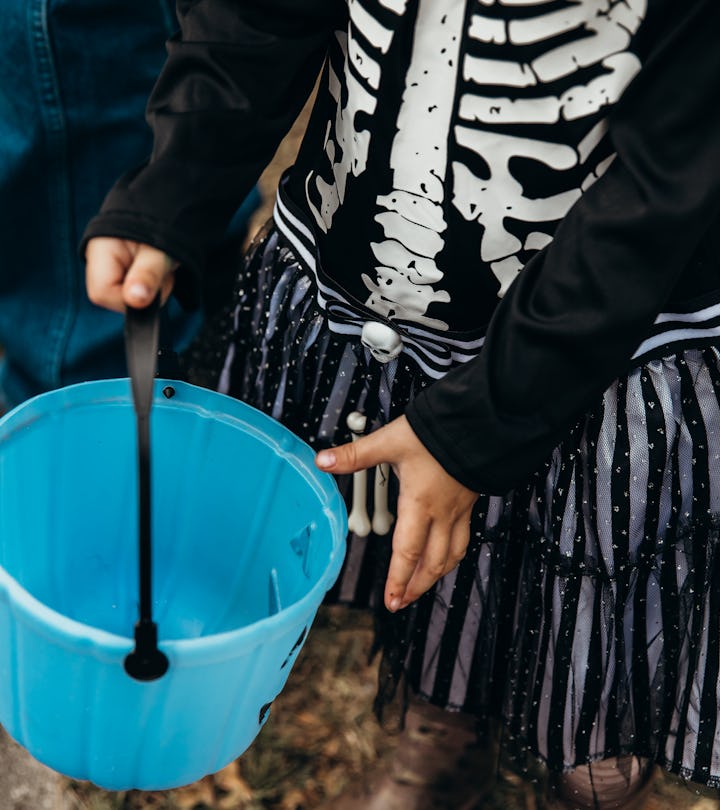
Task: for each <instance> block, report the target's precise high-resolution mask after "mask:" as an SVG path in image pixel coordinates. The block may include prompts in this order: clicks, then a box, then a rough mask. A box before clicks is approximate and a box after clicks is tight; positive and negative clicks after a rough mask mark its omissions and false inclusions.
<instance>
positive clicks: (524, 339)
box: [407, 0, 720, 494]
mask: <svg viewBox="0 0 720 810" xmlns="http://www.w3.org/2000/svg"><path fill="white" fill-rule="evenodd" d="M672 7H673V8H674V9H675V11H672V13H671V17H672V19H671V20H670V21H668V23H667V24H666V25H665V29H664V33H663V35H662V36H661V37H660V38H659V39H658V40H657V43H656V45H655V46H654V47H653V48H652V49H651V52H650V54H649V56H648V58H647V60H646V61H645V64H644V66H643V68H642V69H641V71H640V72H639V73H638V75H637V76H636V77H635V79H634V80H633V82H632V83H631V84H630V86H629V87H628V88H627V90H626V91H625V93H624V95H623V97H622V98H621V100H620V102H619V103H618V105H617V106H616V107H615V109H614V110H613V113H612V115H611V118H610V132H611V137H612V139H613V143H614V146H615V149H616V152H617V157H616V158H615V161H614V162H613V164H612V165H611V166H610V168H609V169H608V171H607V172H606V173H605V175H603V176H602V177H601V178H600V179H599V180H598V181H597V182H596V183H595V184H594V185H593V186H592V187H591V188H590V189H589V190H588V191H587V193H586V194H584V195H583V197H581V198H580V200H578V202H577V203H576V204H575V206H574V207H573V208H572V209H571V210H570V211H569V212H568V214H567V216H566V217H565V218H564V220H563V221H562V222H561V223H560V225H559V227H558V229H557V232H556V236H555V239H554V241H553V242H552V243H551V244H550V245H549V246H548V247H547V248H546V249H545V250H544V251H543V252H541V253H539V254H538V255H536V256H535V257H534V258H533V259H532V260H531V261H530V262H528V264H527V266H526V267H525V268H524V269H523V271H522V272H521V273H520V275H519V276H518V278H517V279H516V281H515V282H514V283H513V285H512V286H511V287H510V289H509V291H508V292H507V294H506V295H505V297H504V299H503V300H502V301H501V302H500V304H499V305H498V309H497V311H496V313H495V315H494V317H493V319H492V322H491V325H490V329H489V331H488V335H487V340H486V343H485V345H484V347H483V350H482V353H481V356H480V357H478V358H477V359H476V360H474V361H472V362H470V363H468V364H466V365H465V366H462V367H460V368H457V369H455V370H454V371H452V372H451V373H449V374H448V375H447V376H446V377H445V378H443V379H442V380H440V381H438V382H437V383H435V384H434V385H432V386H430V387H429V388H428V389H426V390H425V391H423V392H422V393H421V394H420V395H419V396H418V397H417V399H416V400H415V401H414V402H413V403H412V404H411V405H410V408H409V410H408V412H407V416H408V419H409V421H410V424H411V425H412V427H413V429H414V431H415V432H416V433H417V435H418V436H419V438H420V440H421V441H422V442H423V443H424V444H425V446H426V447H427V448H428V449H429V450H430V452H432V454H433V455H434V456H435V457H436V458H437V459H438V461H440V463H441V464H442V465H443V467H445V469H446V470H447V471H448V472H449V473H450V474H451V475H452V476H453V477H455V478H456V479H457V480H459V481H460V482H462V483H463V484H465V485H466V486H468V487H470V488H471V489H473V490H475V491H477V492H485V493H491V494H492V493H498V494H499V493H503V492H507V491H509V490H510V489H511V488H512V487H513V486H515V485H517V484H519V483H521V482H522V481H524V480H527V477H528V476H529V475H530V474H531V473H532V472H533V471H534V470H536V469H538V468H539V466H540V465H541V464H542V463H543V462H544V461H545V460H546V459H547V457H548V456H549V454H550V453H551V451H552V449H553V447H554V446H555V445H556V444H557V443H558V441H560V440H562V438H563V436H564V435H566V434H567V431H568V430H569V429H570V428H571V427H572V425H573V423H574V422H575V421H576V420H577V419H578V418H580V416H581V415H582V413H583V412H584V411H585V410H586V409H587V408H588V407H590V405H591V404H592V402H593V401H594V400H595V399H596V398H597V397H598V396H599V395H600V394H601V393H602V391H603V390H605V388H606V387H607V386H608V385H609V384H610V383H611V382H612V380H613V379H615V378H616V377H617V376H618V375H619V374H620V373H622V372H623V371H624V370H626V369H627V368H628V366H629V364H630V360H631V357H632V355H633V352H634V351H635V350H636V349H637V347H638V345H639V344H640V342H641V341H642V339H643V338H644V337H645V336H646V335H647V333H648V330H649V328H650V326H651V325H652V323H653V321H654V319H655V317H656V316H657V314H658V313H659V312H660V311H661V310H662V307H663V304H664V303H665V301H666V300H667V299H668V296H669V294H670V292H671V291H672V289H673V287H674V286H675V285H676V283H677V282H678V280H679V278H680V276H681V275H682V272H683V270H684V268H685V267H686V266H687V265H688V264H689V262H690V260H691V258H692V256H693V253H694V252H695V250H696V249H697V247H698V244H699V243H700V242H701V241H702V239H703V237H704V236H705V235H706V234H707V233H708V231H709V230H710V229H711V227H712V226H713V224H715V225H716V226H717V223H718V221H719V220H718V215H719V214H720V47H718V42H717V34H718V31H720V3H718V0H696V2H693V3H688V4H686V5H683V6H682V7H680V6H678V5H677V4H672ZM668 13H669V14H670V12H668ZM681 14H682V16H683V18H682V19H678V17H679V16H680V15H681ZM717 258H718V268H719V269H718V287H719V288H720V257H717Z"/></svg>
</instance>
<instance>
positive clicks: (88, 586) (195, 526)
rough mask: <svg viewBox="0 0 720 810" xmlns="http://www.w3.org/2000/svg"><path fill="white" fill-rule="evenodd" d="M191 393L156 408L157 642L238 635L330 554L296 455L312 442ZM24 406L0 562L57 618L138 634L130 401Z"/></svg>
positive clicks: (8, 449) (11, 464) (320, 503)
mask: <svg viewBox="0 0 720 810" xmlns="http://www.w3.org/2000/svg"><path fill="white" fill-rule="evenodd" d="M187 388H188V389H189V388H191V387H190V386H187ZM180 390H182V389H180ZM215 396H218V395H215ZM181 400H182V397H181V395H178V396H177V397H175V398H173V399H171V400H166V399H165V398H164V397H162V395H160V396H156V400H155V405H154V407H153V416H152V481H153V601H154V614H155V615H154V618H155V620H156V621H157V623H158V630H159V637H160V640H161V641H162V640H171V639H191V638H197V637H200V636H205V635H210V634H214V633H220V632H224V631H229V630H234V629H236V628H240V627H244V626H247V625H249V624H252V623H254V622H257V621H258V620H260V619H263V618H265V617H267V616H270V615H273V614H274V613H277V612H278V611H280V610H282V609H283V608H286V607H288V606H290V605H292V604H293V603H294V602H296V601H297V600H299V599H301V598H302V597H303V596H305V595H306V594H307V593H308V591H309V590H310V589H311V588H312V587H313V586H314V585H315V584H317V582H318V580H319V579H321V578H322V577H323V575H325V573H326V571H327V568H328V564H329V561H330V558H331V556H332V555H333V548H334V544H333V527H332V525H331V521H329V520H328V515H327V513H326V509H327V506H326V503H325V500H324V498H323V494H322V492H321V488H320V487H319V486H318V483H317V480H315V481H313V480H312V473H308V471H307V468H306V467H304V466H303V465H302V464H300V465H293V464H292V463H290V461H289V460H288V457H292V455H293V454H294V453H296V452H297V453H305V454H306V456H307V453H308V448H307V447H306V446H305V445H303V444H302V442H300V441H299V440H297V439H295V437H293V436H291V435H290V434H289V433H287V431H284V433H283V434H282V435H281V437H280V438H281V441H282V447H283V449H282V450H281V449H280V448H279V446H278V445H277V444H276V443H275V441H274V439H273V438H267V436H266V435H265V434H264V433H263V427H264V426H267V425H266V423H267V421H268V420H267V417H264V416H263V415H262V414H258V413H257V412H255V411H253V410H252V409H249V408H247V412H248V414H249V416H250V418H249V421H247V422H244V421H242V420H239V419H237V418H226V417H222V418H220V414H219V413H213V412H210V411H207V410H205V409H203V408H198V407H195V406H190V405H184V404H183V402H182V401H181ZM28 413H30V414H31V415H32V418H28V417H27V416H26V418H25V419H24V420H23V419H21V418H18V419H17V420H15V422H13V421H12V417H10V420H11V421H9V422H7V424H6V430H5V433H4V435H3V437H2V441H3V444H2V454H1V457H0V458H1V460H0V565H1V566H2V567H3V568H4V569H5V570H6V571H7V572H8V573H9V574H10V575H11V576H12V577H13V578H14V579H15V580H17V582H18V583H19V584H20V585H21V586H22V587H23V588H25V589H26V590H27V591H29V592H30V593H31V594H32V595H33V596H34V597H35V598H36V599H38V600H39V601H41V602H43V603H44V604H45V605H47V606H49V607H50V608H53V609H54V610H56V611H58V612H59V613H60V614H63V615H64V616H67V617H69V618H71V619H74V620H76V621H79V622H81V623H83V624H86V625H90V626H92V627H97V628H100V629H103V630H107V631H109V632H112V633H116V634H119V635H122V636H127V637H130V636H131V635H132V629H133V625H134V623H135V621H136V619H137V604H138V584H137V583H138V568H137V566H138V562H137V549H138V534H137V491H136V488H137V472H136V444H135V420H134V414H133V410H132V405H131V403H130V401H129V398H127V397H125V398H122V397H117V398H116V399H115V401H112V400H110V401H99V402H91V403H88V402H77V403H74V402H72V401H70V400H68V401H66V402H65V403H64V405H63V407H56V408H54V409H52V410H48V411H46V412H42V410H39V409H37V408H36V409H35V412H33V410H32V408H31V409H30V411H29V412H28ZM20 415H21V414H18V416H20ZM273 425H274V423H273ZM275 427H279V426H274V427H273V430H274V429H275ZM306 461H307V458H306Z"/></svg>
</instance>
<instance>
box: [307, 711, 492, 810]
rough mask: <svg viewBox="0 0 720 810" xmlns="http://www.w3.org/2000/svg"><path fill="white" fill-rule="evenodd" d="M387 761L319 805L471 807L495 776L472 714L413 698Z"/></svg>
mask: <svg viewBox="0 0 720 810" xmlns="http://www.w3.org/2000/svg"><path fill="white" fill-rule="evenodd" d="M397 743H398V744H397V748H396V751H395V754H394V755H393V758H392V760H391V762H390V765H389V766H386V767H385V770H384V771H383V772H381V773H379V774H377V775H375V776H374V777H373V776H369V777H368V779H367V780H366V781H365V782H364V783H363V784H359V785H354V786H351V788H350V789H349V790H346V791H345V792H344V793H342V794H341V795H340V796H336V797H335V798H331V799H328V800H327V801H326V803H325V804H323V805H322V807H321V808H318V810H462V808H465V807H467V808H473V807H475V806H477V803H478V801H479V800H480V798H481V797H482V795H483V793H484V792H485V791H484V790H483V789H482V788H483V786H486V785H487V783H488V781H489V780H491V779H492V778H493V765H494V762H493V755H492V751H491V749H490V747H488V748H483V747H481V746H479V745H478V742H477V734H476V732H475V721H474V718H471V717H468V716H467V715H462V714H457V713H453V712H447V711H444V710H443V709H438V708H437V707H435V706H431V705H430V704H428V703H425V702H424V701H418V700H413V701H412V702H411V703H410V706H409V708H408V711H407V714H406V717H405V728H404V729H403V731H402V733H401V734H400V736H399V739H398V740H397Z"/></svg>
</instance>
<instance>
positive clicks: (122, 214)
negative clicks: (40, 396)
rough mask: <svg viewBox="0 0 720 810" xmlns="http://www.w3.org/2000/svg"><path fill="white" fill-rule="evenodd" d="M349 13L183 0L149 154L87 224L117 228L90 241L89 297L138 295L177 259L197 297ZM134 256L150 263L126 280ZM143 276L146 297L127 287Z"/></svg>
mask: <svg viewBox="0 0 720 810" xmlns="http://www.w3.org/2000/svg"><path fill="white" fill-rule="evenodd" d="M344 13H346V7H345V4H344V2H342V0H242V2H241V0H194V1H193V0H180V2H179V3H178V18H179V21H180V26H181V34H180V36H179V37H176V38H174V39H173V40H171V41H170V43H169V45H168V60H167V62H166V64H165V67H164V69H163V71H162V74H161V76H160V78H159V80H158V83H157V85H156V87H155V89H154V91H153V94H152V97H151V99H150V102H149V105H148V121H149V123H150V124H151V126H152V128H153V132H154V136H155V145H154V149H153V155H152V159H151V160H150V162H149V163H148V164H146V165H145V166H143V167H140V168H139V169H136V170H135V171H133V172H130V173H128V174H127V175H125V176H124V177H123V178H121V179H120V180H119V181H118V183H117V184H116V185H115V187H114V188H113V189H112V190H111V191H110V193H109V194H108V196H107V198H106V200H105V202H104V204H103V207H102V210H101V212H100V214H99V215H98V216H97V217H95V218H94V219H93V220H92V221H91V222H90V224H89V225H88V227H87V229H86V231H85V235H84V240H83V241H84V242H85V243H86V244H87V242H88V241H89V240H91V239H93V238H94V237H113V238H112V239H105V240H101V241H99V242H96V243H94V244H91V245H89V246H88V250H87V254H86V255H87V259H88V269H87V276H88V291H89V295H90V296H91V298H92V300H94V301H95V302H96V303H98V304H101V305H103V306H110V307H111V308H114V309H120V310H122V309H123V307H124V304H125V303H130V304H134V305H135V306H141V305H143V303H148V302H149V301H150V300H152V298H153V297H154V294H155V292H156V291H157V289H158V288H159V284H160V283H161V280H162V279H165V282H164V283H165V289H166V290H167V287H168V286H169V285H171V284H172V276H171V275H170V270H171V269H172V267H174V266H176V265H177V266H179V271H178V274H177V275H178V278H177V289H176V291H177V292H178V294H179V295H180V296H183V295H184V296H185V298H186V299H191V300H192V299H196V298H197V288H198V286H199V279H200V275H201V271H202V267H203V264H204V260H205V254H206V251H207V249H208V248H209V247H210V246H212V245H213V244H214V243H216V242H217V241H218V240H219V239H220V237H221V236H222V234H223V232H224V230H225V228H226V226H227V224H228V222H229V220H230V218H231V217H232V215H233V214H234V212H235V211H236V210H237V207H238V206H239V205H240V203H241V202H242V200H243V199H244V198H245V196H246V195H247V193H248V191H249V190H250V188H251V187H252V185H253V183H254V182H255V181H256V180H257V178H258V176H259V175H260V173H261V171H262V170H263V168H264V167H265V166H266V165H267V163H268V162H269V161H270V159H271V158H272V155H273V154H274V152H275V149H276V148H277V145H278V144H279V142H280V141H281V140H282V138H283V136H284V135H285V134H286V133H287V131H288V130H289V129H290V127H291V125H292V123H293V121H294V120H295V118H296V117H297V115H298V114H299V112H300V110H301V108H302V105H303V104H304V102H305V101H306V99H307V97H308V96H309V94H310V92H311V90H312V87H313V84H314V82H315V79H316V78H317V75H318V73H319V71H320V68H321V65H322V63H323V60H324V58H325V54H326V49H327V44H328V41H329V38H330V36H331V35H332V31H333V29H334V26H335V24H336V23H337V21H338V20H339V19H342V16H341V15H342V14H344ZM140 243H145V244H147V245H151V246H153V247H154V248H156V249H157V251H156V252H154V253H148V251H147V250H145V249H144V248H141V247H140ZM158 251H159V252H158ZM162 254H168V255H170V256H172V257H173V260H174V261H173V263H172V264H171V263H170V262H169V260H167V259H166V258H165V257H164V256H163V255H162ZM133 260H137V262H138V263H139V265H138V266H139V267H140V269H141V270H142V272H140V270H138V271H137V273H135V272H134V275H133V276H131V277H130V278H129V279H125V274H126V273H127V271H128V269H129V267H130V266H131V265H132V264H133ZM134 271H135V268H134ZM188 271H190V272H188ZM118 278H119V279H120V282H121V283H120V284H118ZM123 283H124V286H123ZM138 284H141V285H142V284H150V285H152V286H153V289H151V290H149V292H148V294H147V296H146V297H145V300H140V299H138V298H137V297H133V296H132V294H131V293H130V290H131V288H133V287H135V286H136V285H138ZM123 296H125V297H123Z"/></svg>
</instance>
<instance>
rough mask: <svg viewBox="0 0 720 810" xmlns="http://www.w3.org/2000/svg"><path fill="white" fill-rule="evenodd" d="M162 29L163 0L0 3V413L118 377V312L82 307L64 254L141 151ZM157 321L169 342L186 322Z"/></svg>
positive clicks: (166, 29)
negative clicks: (49, 393)
mask: <svg viewBox="0 0 720 810" xmlns="http://www.w3.org/2000/svg"><path fill="white" fill-rule="evenodd" d="M175 26H176V19H175V14H174V3H173V2H172V0H4V2H3V26H2V28H3V31H2V37H0V345H2V346H3V347H4V350H5V364H4V368H3V371H2V377H1V378H0V387H1V388H2V392H3V394H4V397H5V400H6V403H7V404H9V405H14V404H16V403H18V402H20V401H22V400H23V399H26V398H27V397H29V396H32V395H34V394H37V393H40V392H42V391H45V390H48V389H51V388H56V387H59V386H61V385H67V384H69V383H73V382H78V381H81V380H87V379H93V378H100V377H113V376H124V375H125V374H126V369H125V358H124V351H123V341H122V316H120V315H117V314H115V313H110V312H107V311H105V310H102V309H100V308H98V307H95V306H93V305H92V304H91V303H90V302H89V301H88V299H87V297H86V295H85V285H84V265H83V262H82V260H81V259H80V258H79V256H78V253H77V246H78V242H79V240H80V237H81V234H82V231H83V228H84V226H85V224H86V223H87V221H88V220H89V219H90V217H91V216H92V215H93V214H94V213H95V212H96V211H97V209H98V207H99V206H100V203H101V202H102V199H103V197H104V195H105V194H106V192H107V191H108V190H109V188H110V186H111V185H112V183H113V182H114V181H115V180H116V178H117V177H118V176H119V175H120V174H122V173H123V172H124V171H127V170H128V169H129V168H132V167H133V166H135V165H137V164H138V163H140V162H141V161H143V160H144V159H145V158H146V157H147V156H148V155H149V153H150V150H151V146H152V136H151V132H150V129H149V127H148V126H147V124H146V123H145V120H144V109H145V104H146V101H147V97H148V95H149V93H150V90H151V89H152V86H153V83H154V81H155V78H156V77H157V75H158V73H159V71H160V68H161V66H162V64H163V61H164V58H165V48H164V43H165V40H166V39H167V38H168V36H169V35H170V34H171V33H172V32H173V31H174V29H175ZM248 205H250V202H248ZM239 221H241V222H244V220H243V219H242V218H240V220H239ZM236 222H238V219H237V218H236ZM168 321H169V322H170V323H171V324H172V326H171V329H172V340H173V342H174V343H175V345H176V346H181V345H182V344H183V343H185V342H187V340H188V339H189V337H190V336H191V335H192V333H193V331H194V330H195V329H196V328H197V326H198V324H199V316H198V315H197V314H196V315H194V316H189V315H186V314H184V313H182V312H181V311H180V309H179V308H178V307H177V305H176V304H175V303H174V302H173V303H172V304H171V309H170V311H169V318H168Z"/></svg>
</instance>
